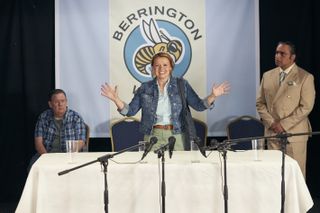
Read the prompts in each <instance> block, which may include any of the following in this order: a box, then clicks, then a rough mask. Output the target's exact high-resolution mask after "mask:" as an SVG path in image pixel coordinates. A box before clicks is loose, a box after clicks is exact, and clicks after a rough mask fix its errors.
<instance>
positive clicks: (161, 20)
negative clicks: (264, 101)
mask: <svg viewBox="0 0 320 213" xmlns="http://www.w3.org/2000/svg"><path fill="white" fill-rule="evenodd" d="M55 8H56V11H55V19H56V20H55V23H56V25H55V29H56V31H55V32H56V33H55V36H56V37H55V38H56V87H57V88H62V89H64V90H65V91H66V93H67V96H68V101H69V107H70V108H72V109H75V110H76V111H78V112H79V113H80V114H81V115H82V116H83V118H84V120H85V122H86V123H88V125H89V126H90V128H91V137H109V123H110V121H111V120H113V119H118V118H120V117H121V116H120V115H119V114H118V112H117V110H116V108H115V106H114V105H113V103H111V102H110V101H108V100H106V99H105V98H103V97H102V96H101V95H100V86H101V84H103V83H104V82H109V83H111V84H112V85H118V89H119V93H120V97H121V98H122V99H123V100H124V101H126V102H130V100H131V98H132V96H133V94H132V91H133V88H134V86H139V84H140V82H143V81H147V80H150V79H151V75H150V64H149V61H148V60H149V59H150V57H151V55H152V54H153V53H156V52H158V51H167V52H169V53H170V54H171V55H172V56H173V57H174V58H175V60H176V67H175V70H174V75H176V76H183V77H184V78H186V79H187V80H188V81H189V82H190V84H191V85H192V86H193V88H194V89H195V90H196V91H197V92H198V94H199V95H200V96H201V97H205V96H206V95H207V94H209V92H210V91H211V87H212V85H213V84H214V83H221V82H222V81H225V80H227V81H229V82H230V83H231V85H232V90H231V93H230V94H229V95H227V96H224V97H220V98H219V99H218V100H217V101H216V103H215V108H214V109H213V110H210V111H206V112H193V115H194V116H195V117H197V118H199V119H201V120H203V121H205V122H207V124H208V130H209V131H208V134H209V136H225V135H226V132H225V128H226V124H227V123H228V122H229V120H230V119H231V118H234V117H235V116H239V115H244V114H245V115H253V116H255V115H256V109H255V98H256V91H257V87H258V84H259V54H258V53H259V46H258V44H259V40H258V38H259V32H258V27H259V25H258V20H259V19H258V0H229V1H224V0H212V1H209V0H207V1H205V0H161V1H160V0H139V1H132V0H109V1H106V0H90V1H87V0H56V5H55ZM139 116H140V115H137V117H138V118H139Z"/></svg>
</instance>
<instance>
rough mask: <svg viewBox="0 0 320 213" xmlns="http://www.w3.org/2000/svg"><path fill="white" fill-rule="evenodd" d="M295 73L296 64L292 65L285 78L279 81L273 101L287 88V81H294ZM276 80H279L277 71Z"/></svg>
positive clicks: (296, 70)
mask: <svg viewBox="0 0 320 213" xmlns="http://www.w3.org/2000/svg"><path fill="white" fill-rule="evenodd" d="M297 73H298V67H297V65H294V66H293V67H292V70H291V71H290V72H289V74H288V75H287V76H286V78H285V79H284V81H283V82H282V83H281V85H280V86H279V84H278V90H277V92H276V95H275V97H274V99H273V103H275V102H276V101H277V99H278V98H279V97H280V96H281V95H282V94H283V93H284V91H285V90H286V89H287V87H288V82H295V81H296V79H297ZM277 79H278V82H279V73H278V77H277Z"/></svg>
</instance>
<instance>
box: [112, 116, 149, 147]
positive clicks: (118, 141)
mask: <svg viewBox="0 0 320 213" xmlns="http://www.w3.org/2000/svg"><path fill="white" fill-rule="evenodd" d="M139 125H140V121H139V120H138V119H136V118H133V117H125V118H123V119H120V120H118V121H116V122H114V123H112V124H111V126H110V137H111V146H112V151H113V152H115V151H120V150H122V149H125V148H128V147H130V146H134V145H136V144H138V142H139V141H143V138H144V135H143V134H142V133H140V131H139ZM133 151H138V149H137V150H133Z"/></svg>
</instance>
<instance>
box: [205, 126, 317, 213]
mask: <svg viewBox="0 0 320 213" xmlns="http://www.w3.org/2000/svg"><path fill="white" fill-rule="evenodd" d="M319 134H320V132H305V133H286V132H284V133H281V134H278V135H273V136H258V137H247V138H238V139H228V140H225V141H223V142H222V143H221V144H222V146H225V147H226V148H227V147H228V145H233V144H235V143H241V142H245V141H251V140H257V139H275V138H278V139H280V140H279V141H280V143H281V152H282V159H281V209H280V212H281V213H284V202H285V179H284V177H285V152H286V147H287V144H288V143H289V142H288V137H293V136H301V135H319ZM220 146H221V145H218V148H219V147H220ZM214 148H217V147H214ZM211 149H212V148H211ZM218 150H219V149H218ZM225 150H227V149H225ZM225 155H226V154H225ZM225 158H226V156H224V163H225V164H224V175H225V188H224V197H225V212H228V209H227V208H226V207H227V204H226V202H227V198H228V197H227V196H228V191H227V190H228V188H227V186H226V183H227V181H226V179H227V177H226V174H227V173H226V169H227V167H226V159H225ZM226 210H227V211H226Z"/></svg>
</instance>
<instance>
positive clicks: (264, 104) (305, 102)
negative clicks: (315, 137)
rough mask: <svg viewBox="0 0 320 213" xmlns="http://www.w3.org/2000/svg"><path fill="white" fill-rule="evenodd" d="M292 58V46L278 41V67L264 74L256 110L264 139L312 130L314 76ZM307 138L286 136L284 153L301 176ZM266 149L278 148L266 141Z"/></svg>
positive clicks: (304, 162)
mask: <svg viewBox="0 0 320 213" xmlns="http://www.w3.org/2000/svg"><path fill="white" fill-rule="evenodd" d="M295 59H296V53H295V46H294V45H293V44H292V43H291V42H279V43H278V46H277V49H276V53H275V64H276V65H277V67H276V68H274V69H272V70H270V71H267V72H265V73H264V74H263V77H262V80H261V85H260V89H259V93H258V97H257V100H256V107H257V111H258V113H259V115H260V117H261V119H262V121H263V123H264V125H265V135H266V136H270V135H276V134H280V133H283V132H287V133H292V134H294V133H303V132H311V131H312V130H311V125H310V122H309V119H308V115H309V113H310V112H311V110H312V108H313V105H314V99H315V88H314V82H313V81H314V80H313V75H312V74H310V73H308V72H307V71H305V70H304V69H302V68H300V67H298V66H297V65H296V63H295ZM308 137H309V136H308V135H302V136H294V137H289V138H288V141H289V144H288V145H287V150H286V153H287V154H288V155H289V156H291V157H292V158H294V159H295V160H297V162H298V164H299V166H300V168H301V171H302V173H303V175H304V177H305V175H306V158H307V141H308ZM268 147H269V149H280V144H279V142H278V141H277V140H269V143H268Z"/></svg>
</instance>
